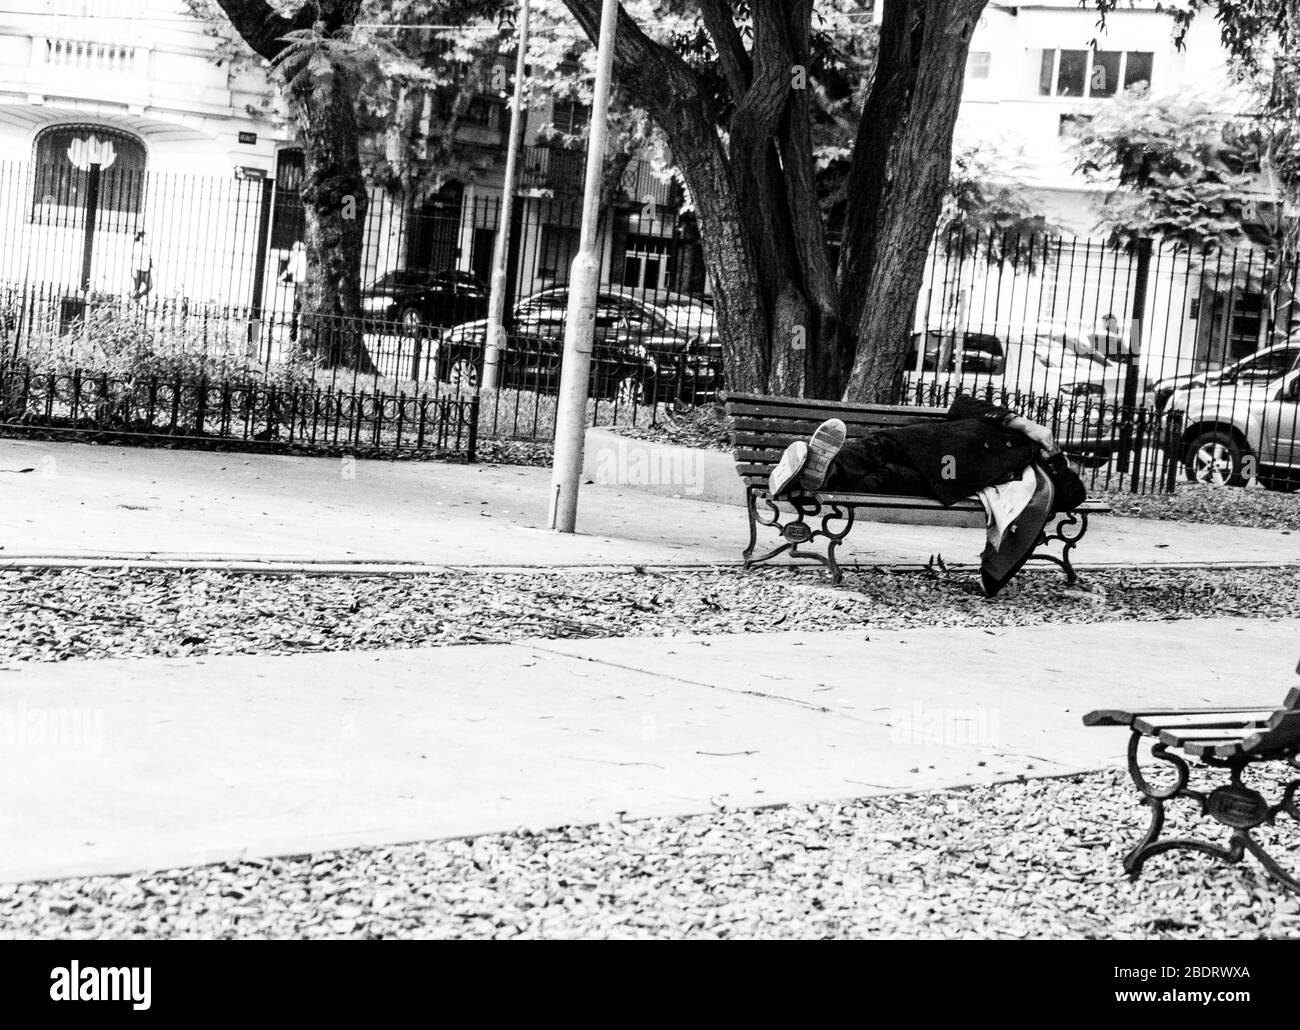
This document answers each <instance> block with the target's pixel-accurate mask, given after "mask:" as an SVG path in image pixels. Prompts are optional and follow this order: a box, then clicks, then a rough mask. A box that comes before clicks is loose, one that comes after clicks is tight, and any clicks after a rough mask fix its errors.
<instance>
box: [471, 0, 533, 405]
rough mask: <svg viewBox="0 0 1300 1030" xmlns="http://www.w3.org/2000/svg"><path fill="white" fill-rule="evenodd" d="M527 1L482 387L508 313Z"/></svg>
mask: <svg viewBox="0 0 1300 1030" xmlns="http://www.w3.org/2000/svg"><path fill="white" fill-rule="evenodd" d="M528 3H529V0H519V44H518V53H516V54H515V91H514V95H513V96H511V98H510V139H509V140H507V142H506V177H505V183H504V188H503V189H502V196H501V210H500V212H499V213H498V215H497V217H498V219H499V221H498V224H497V236H496V241H495V242H494V243H493V246H492V284H491V285H492V289H491V293H489V295H488V319H487V340H486V342H485V344H484V348H483V379H482V389H484V390H495V389H496V388H497V365H498V363H499V361H500V357H501V343H502V340H501V335H502V330H501V323H502V322H503V321H504V318H505V313H506V261H507V259H508V257H509V254H510V223H511V214H512V211H511V208H512V207H513V206H514V199H515V189H516V187H517V181H516V180H517V179H518V177H519V144H520V139H521V137H522V136H523V125H522V121H523V116H522V114H521V111H522V110H523V95H524V69H525V64H526V58H527V55H528V14H529V10H528Z"/></svg>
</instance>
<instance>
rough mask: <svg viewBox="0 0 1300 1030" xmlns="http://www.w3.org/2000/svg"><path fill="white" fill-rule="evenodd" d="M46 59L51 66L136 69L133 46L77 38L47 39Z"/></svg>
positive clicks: (84, 69) (99, 69) (101, 69)
mask: <svg viewBox="0 0 1300 1030" xmlns="http://www.w3.org/2000/svg"><path fill="white" fill-rule="evenodd" d="M45 63H46V65H48V66H49V67H51V68H74V69H78V70H82V71H95V72H109V73H115V72H122V73H126V74H131V73H133V72H134V71H135V47H133V46H128V45H126V44H123V43H95V42H89V41H87V40H80V39H47V40H46V41H45Z"/></svg>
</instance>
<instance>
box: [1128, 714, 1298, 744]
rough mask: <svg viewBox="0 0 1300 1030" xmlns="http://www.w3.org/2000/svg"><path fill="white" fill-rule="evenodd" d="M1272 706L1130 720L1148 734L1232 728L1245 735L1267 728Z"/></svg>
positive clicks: (1134, 725) (1135, 727)
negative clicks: (1163, 731)
mask: <svg viewBox="0 0 1300 1030" xmlns="http://www.w3.org/2000/svg"><path fill="white" fill-rule="evenodd" d="M1276 712H1277V710H1276V709H1274V708H1250V709H1237V710H1235V711H1227V712H1210V713H1207V712H1177V713H1174V714H1170V715H1155V716H1143V717H1141V718H1138V719H1134V720H1133V728H1134V729H1135V730H1138V731H1139V732H1141V733H1145V734H1146V735H1147V736H1149V737H1154V736H1156V735H1157V734H1159V733H1160V732H1161V731H1162V730H1176V731H1179V732H1184V731H1190V730H1211V729H1229V728H1236V729H1238V730H1241V731H1242V735H1243V736H1245V735H1247V734H1249V733H1251V732H1253V731H1254V730H1257V729H1258V730H1262V729H1265V728H1267V727H1266V724H1267V723H1268V721H1269V719H1270V718H1272V717H1273V716H1274V715H1275V714H1276Z"/></svg>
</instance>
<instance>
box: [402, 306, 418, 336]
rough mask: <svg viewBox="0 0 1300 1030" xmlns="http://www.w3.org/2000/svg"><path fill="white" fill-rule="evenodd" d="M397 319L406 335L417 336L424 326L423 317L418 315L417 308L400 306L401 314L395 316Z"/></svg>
mask: <svg viewBox="0 0 1300 1030" xmlns="http://www.w3.org/2000/svg"><path fill="white" fill-rule="evenodd" d="M397 321H398V322H399V323H400V324H401V326H402V332H403V333H405V334H406V335H407V336H417V335H419V332H420V330H421V329H422V328H423V327H424V319H422V318H421V317H420V309H419V308H402V311H401V314H399V315H398V316H397Z"/></svg>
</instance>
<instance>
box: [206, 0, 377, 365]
mask: <svg viewBox="0 0 1300 1030" xmlns="http://www.w3.org/2000/svg"><path fill="white" fill-rule="evenodd" d="M217 2H218V3H219V4H220V5H221V9H222V10H223V11H225V13H226V16H227V17H228V18H229V19H230V24H231V25H232V26H233V27H234V29H235V31H236V32H238V33H239V34H240V36H242V37H243V39H244V41H245V42H246V43H247V44H248V45H249V46H250V47H251V48H252V49H253V50H254V51H255V52H256V53H257V54H259V55H260V56H261V57H264V58H266V59H267V60H268V61H273V60H275V59H276V58H277V57H279V56H280V55H281V54H282V53H283V52H284V50H285V49H286V47H287V46H288V44H287V43H286V42H285V39H284V37H285V35H286V34H288V33H290V32H294V31H303V30H307V29H313V28H316V29H317V30H319V31H321V32H323V33H325V34H326V35H328V34H331V33H335V32H338V31H339V30H340V29H343V28H346V27H347V26H349V25H352V24H353V23H354V22H355V21H356V18H357V14H358V12H359V11H360V8H361V0H318V2H317V3H313V4H304V5H303V6H302V7H301V8H299V10H298V11H297V13H296V14H294V15H293V16H292V17H290V18H286V17H284V16H282V15H280V14H278V13H276V11H275V10H274V9H273V8H272V7H271V5H270V4H269V3H267V2H266V0H217ZM353 92H354V90H353V88H352V84H351V83H350V82H349V81H348V76H347V74H346V72H345V70H344V69H341V68H335V69H334V70H333V73H332V74H331V75H329V76H328V77H325V78H315V77H313V78H312V79H311V80H309V81H308V80H304V81H302V82H301V83H300V84H299V85H297V86H295V87H293V88H290V89H289V91H288V99H289V103H290V108H291V110H292V113H293V117H294V121H295V123H296V124H297V127H298V138H299V141H300V142H301V143H302V146H303V158H304V164H305V166H306V167H305V174H304V177H303V187H302V201H303V208H304V210H305V212H306V221H307V232H306V236H307V238H306V240H305V241H304V242H305V243H306V246H307V283H306V288H305V297H304V303H303V312H302V318H301V322H302V324H301V328H300V331H299V335H298V342H299V346H300V347H301V348H303V349H304V350H309V351H311V352H313V353H315V355H316V356H317V357H318V358H319V359H320V360H322V361H324V362H325V363H326V364H328V365H331V366H338V365H343V366H346V367H348V368H352V369H355V370H356V371H358V372H364V373H370V372H374V371H375V366H374V363H373V362H372V361H371V359H370V354H369V353H368V351H367V350H366V347H365V343H364V341H363V338H362V334H361V316H362V310H361V255H362V245H363V242H364V234H365V216H366V209H367V207H368V204H369V195H368V193H367V190H366V183H365V179H364V177H363V176H362V172H361V149H360V142H359V131H358V127H357V117H356V108H355V104H354V101H353V99H352V95H353Z"/></svg>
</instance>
